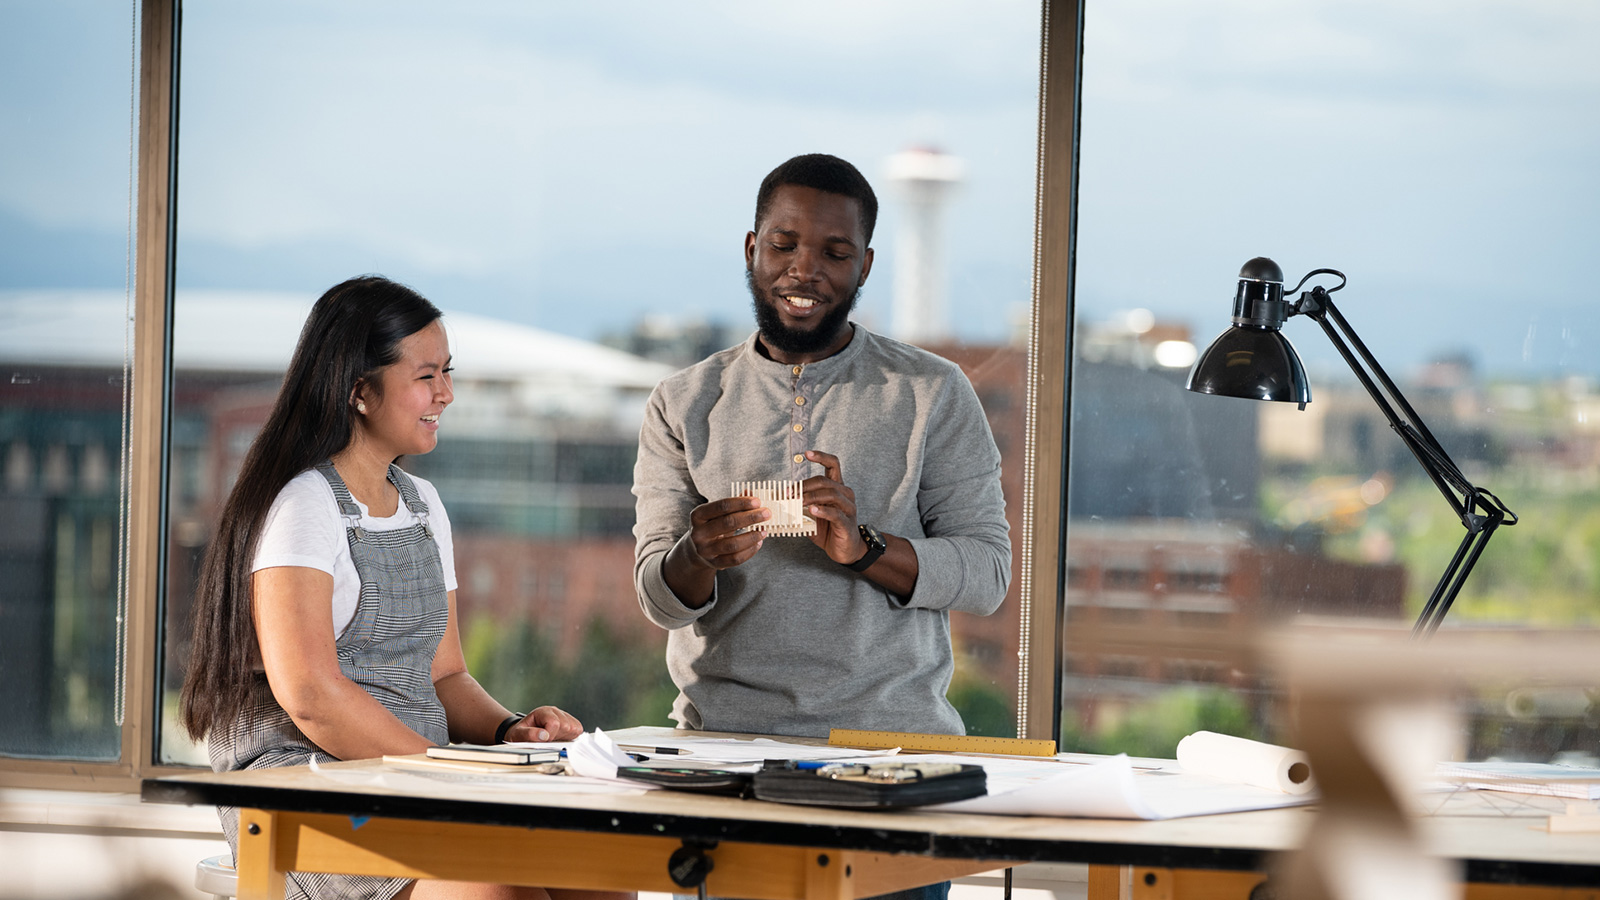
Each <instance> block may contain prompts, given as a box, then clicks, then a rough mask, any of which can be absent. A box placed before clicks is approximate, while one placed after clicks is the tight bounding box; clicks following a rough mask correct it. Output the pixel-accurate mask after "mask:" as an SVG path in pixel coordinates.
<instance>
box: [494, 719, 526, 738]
mask: <svg viewBox="0 0 1600 900" xmlns="http://www.w3.org/2000/svg"><path fill="white" fill-rule="evenodd" d="M527 715H528V714H527V713H512V714H511V715H509V716H506V717H505V718H504V719H503V720H501V722H500V727H499V728H496V729H495V730H494V742H495V743H496V744H504V743H505V742H506V732H508V731H510V730H511V729H512V727H513V726H514V725H516V724H517V723H518V722H521V721H522V720H523V719H524V718H526V717H527Z"/></svg>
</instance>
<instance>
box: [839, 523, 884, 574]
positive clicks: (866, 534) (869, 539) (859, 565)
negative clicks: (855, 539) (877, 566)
mask: <svg viewBox="0 0 1600 900" xmlns="http://www.w3.org/2000/svg"><path fill="white" fill-rule="evenodd" d="M856 527H857V528H859V529H860V530H861V540H863V541H865V542H866V544H867V552H866V554H865V555H863V556H862V557H861V558H860V559H858V560H856V561H855V562H853V563H850V564H849V565H848V566H847V568H849V569H850V570H851V571H852V572H865V571H866V570H867V569H869V568H871V566H872V564H873V563H875V562H877V561H878V557H880V556H882V555H883V553H884V551H885V550H888V549H889V546H888V545H887V544H885V543H884V542H883V536H882V535H880V534H878V532H877V530H876V529H874V528H873V527H872V526H871V525H858V526H856Z"/></svg>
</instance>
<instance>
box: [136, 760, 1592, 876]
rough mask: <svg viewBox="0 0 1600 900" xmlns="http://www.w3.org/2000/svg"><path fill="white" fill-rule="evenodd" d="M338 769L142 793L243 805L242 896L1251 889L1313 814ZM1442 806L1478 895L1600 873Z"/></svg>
mask: <svg viewBox="0 0 1600 900" xmlns="http://www.w3.org/2000/svg"><path fill="white" fill-rule="evenodd" d="M631 731H640V732H643V731H647V730H646V729H636V730H630V732H631ZM662 731H663V732H665V731H666V730H665V729H663V730H662ZM630 740H639V738H630ZM643 740H645V741H648V737H644V738H643ZM786 740H788V739H786ZM327 768H328V769H329V770H330V771H333V772H340V773H343V774H344V775H345V776H346V778H344V779H340V780H334V779H331V778H329V777H328V776H327V775H326V774H318V773H315V772H312V771H311V770H310V769H309V768H306V767H294V768H284V769H268V770H261V771H247V772H230V773H223V774H213V773H209V772H205V773H196V774H188V775H177V776H170V777H164V778H157V779H150V780H147V781H145V782H144V786H143V797H144V799H145V800H146V801H153V802H163V803H188V804H205V805H226V806H236V807H239V808H240V847H239V860H238V863H239V897H240V900H261V898H267V897H282V896H283V873H284V872H285V871H330V872H344V873H349V874H370V875H390V876H403V877H408V878H429V877H433V878H446V879H458V880H470V881H489V882H500V883H513V884H531V885H543V886H547V887H570V888H590V889H602V890H642V891H676V892H679V893H682V892H684V890H685V889H684V888H682V887H679V886H677V885H675V884H674V883H673V882H672V880H671V879H670V878H669V876H668V872H667V868H668V859H669V857H671V856H672V854H673V853H674V852H675V851H678V850H679V849H680V848H681V847H684V846H685V843H686V842H688V843H690V844H691V845H696V846H699V847H702V848H709V849H704V850H703V852H705V853H706V855H707V856H709V857H710V859H711V861H712V863H713V866H714V867H713V869H712V871H711V874H710V876H709V878H708V880H707V882H706V883H707V887H708V890H709V892H710V893H711V894H713V895H720V896H723V897H747V898H771V900H801V898H805V900H836V898H851V897H863V896H870V895H874V894H880V893H885V892H888V891H893V890H899V889H903V888H907V887H913V886H916V885H920V884H927V883H932V882H937V881H943V880H946V879H951V878H959V877H962V876H965V875H969V874H974V873H977V872H983V871H990V870H993V869H997V868H1002V867H1004V866H1006V865H1007V864H1013V863H1021V862H1071V863H1088V864H1090V866H1091V868H1090V883H1089V890H1090V897H1091V900H1102V898H1103V900H1114V898H1117V897H1119V896H1120V897H1131V898H1152V900H1154V898H1175V897H1183V896H1207V897H1225V896H1233V897H1239V898H1241V900H1243V898H1246V897H1248V896H1249V895H1250V891H1251V889H1252V887H1253V886H1254V885H1256V884H1257V883H1259V882H1260V881H1261V880H1262V876H1261V875H1259V874H1256V873H1257V872H1259V871H1260V870H1262V869H1263V868H1264V866H1265V865H1266V861H1267V857H1268V856H1269V855H1270V854H1271V853H1273V852H1276V851H1285V850H1291V849H1293V848H1294V847H1295V846H1296V843H1297V841H1298V840H1299V838H1300V836H1301V835H1302V834H1304V833H1305V831H1306V829H1307V827H1308V826H1309V825H1310V822H1311V820H1312V817H1313V816H1314V814H1315V812H1314V808H1308V807H1299V808H1291V809H1279V810H1269V811H1260V812H1247V813H1232V814H1227V815H1218V816H1203V817H1194V818H1184V819H1171V820H1167V821H1159V822H1135V821H1119V820H1103V819H1100V820H1097V819H1057V818H1024V817H1003V816H982V815H952V814H946V813H932V812H917V811H900V812H870V811H853V810H838V809H823V808H817V807H803V806H792V805H783V804H776V803H766V802H761V801H755V800H738V799H734V798H728V797H714V796H703V795H695V794H688V793H683V792H675V791H652V792H648V793H644V794H606V793H602V794H581V793H580V794H574V793H539V792H521V791H519V792H517V793H515V794H510V793H508V795H507V796H505V797H504V798H503V799H501V800H483V799H476V798H475V799H470V800H469V799H461V798H460V797H459V796H452V795H453V794H459V793H460V791H459V790H453V789H452V787H451V786H450V785H449V784H447V783H441V784H440V785H439V786H438V787H437V788H430V789H423V790H412V789H408V790H406V791H396V790H392V789H390V788H387V787H384V786H381V785H367V784H359V783H349V781H351V780H354V779H358V778H360V777H362V776H363V774H364V773H365V774H371V773H376V772H380V771H383V769H382V764H381V763H379V762H377V761H362V762H349V763H336V764H333V765H331V766H329V767H327ZM1496 796H1498V797H1503V796H1504V795H1496ZM1536 799H1539V800H1544V799H1545V798H1536ZM1558 808H1559V807H1558ZM1441 809H1442V812H1441V813H1440V814H1438V815H1433V816H1428V817H1425V818H1423V819H1422V820H1420V822H1421V830H1422V832H1423V833H1424V835H1425V836H1426V839H1427V842H1428V845H1429V846H1430V847H1431V848H1432V850H1433V852H1434V853H1436V854H1438V855H1441V856H1445V857H1448V858H1451V859H1456V860H1460V861H1461V862H1462V864H1463V873H1464V877H1465V879H1466V880H1467V881H1468V882H1481V883H1484V884H1481V885H1473V888H1472V890H1470V891H1469V894H1468V896H1469V897H1478V898H1485V900H1488V898H1498V897H1504V896H1512V894H1509V893H1506V891H1507V890H1508V888H1505V887H1501V886H1502V885H1518V886H1519V887H1517V888H1515V890H1516V893H1515V896H1519V897H1522V896H1535V897H1542V896H1548V897H1572V898H1577V897H1584V896H1593V894H1592V893H1591V892H1589V891H1579V892H1572V891H1570V890H1562V889H1572V888H1579V887H1584V886H1588V887H1594V886H1597V885H1600V835H1595V834H1550V833H1548V832H1546V831H1543V830H1540V829H1542V828H1543V825H1544V823H1545V821H1546V817H1548V816H1549V814H1550V812H1551V807H1550V805H1549V804H1548V803H1546V804H1545V805H1544V806H1542V807H1541V806H1539V805H1538V804H1531V805H1526V806H1523V805H1521V804H1520V803H1519V802H1518V801H1516V800H1512V801H1508V802H1505V803H1501V804H1499V807H1498V808H1496V807H1495V806H1494V805H1490V806H1485V805H1484V804H1483V803H1481V802H1479V801H1478V800H1477V799H1476V798H1474V797H1472V796H1469V795H1466V794H1462V795H1459V796H1457V797H1454V798H1450V799H1448V800H1441ZM713 843H714V846H711V845H712V844H713ZM1530 886H1546V888H1547V889H1546V890H1540V889H1539V888H1537V887H1534V888H1533V891H1532V893H1530V892H1529V887H1530ZM691 892H692V890H691Z"/></svg>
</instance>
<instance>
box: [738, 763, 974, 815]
mask: <svg viewBox="0 0 1600 900" xmlns="http://www.w3.org/2000/svg"><path fill="white" fill-rule="evenodd" d="M751 787H752V789H753V791H754V794H755V797H756V799H757V800H772V801H775V802H778V803H798V804H804V805H807V806H843V807H852V808H856V809H898V808H901V807H908V806H927V805H928V804H930V803H953V802H955V801H957V800H966V799H969V798H971V797H981V796H983V795H984V794H985V793H986V792H987V789H988V788H987V781H986V780H985V777H984V773H983V767H982V766H970V765H961V764H956V763H912V762H906V763H902V762H880V763H827V764H818V763H805V762H793V761H790V762H782V763H768V764H767V766H766V768H763V769H762V770H761V771H759V772H757V773H755V779H754V782H753V784H752V786H751Z"/></svg>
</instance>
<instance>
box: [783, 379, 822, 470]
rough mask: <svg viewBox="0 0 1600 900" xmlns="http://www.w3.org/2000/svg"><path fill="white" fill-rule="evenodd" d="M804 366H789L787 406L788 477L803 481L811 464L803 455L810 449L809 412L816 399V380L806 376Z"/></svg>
mask: <svg viewBox="0 0 1600 900" xmlns="http://www.w3.org/2000/svg"><path fill="white" fill-rule="evenodd" d="M805 369H806V367H805V366H791V367H790V369H789V387H790V389H791V390H792V391H793V393H792V394H791V397H792V399H791V401H790V406H789V440H788V450H789V477H790V478H791V479H793V480H794V481H804V480H805V479H806V477H807V476H808V475H810V474H811V473H810V471H809V470H810V468H811V464H810V462H809V461H808V460H807V459H806V457H805V453H806V451H807V450H810V449H811V434H810V432H811V410H812V408H813V406H814V405H815V404H814V403H813V402H812V401H813V400H815V399H816V394H817V383H816V379H814V378H808V377H807V376H806V371H805Z"/></svg>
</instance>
